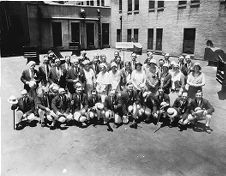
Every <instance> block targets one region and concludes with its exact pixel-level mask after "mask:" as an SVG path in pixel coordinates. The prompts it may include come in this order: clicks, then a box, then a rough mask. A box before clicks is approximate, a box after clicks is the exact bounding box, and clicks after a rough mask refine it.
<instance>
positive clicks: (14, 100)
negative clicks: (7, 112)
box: [8, 95, 18, 104]
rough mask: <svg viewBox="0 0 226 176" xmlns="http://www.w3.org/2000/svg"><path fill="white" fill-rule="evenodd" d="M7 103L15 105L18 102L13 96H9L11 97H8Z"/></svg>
mask: <svg viewBox="0 0 226 176" xmlns="http://www.w3.org/2000/svg"><path fill="white" fill-rule="evenodd" d="M8 102H9V103H10V104H17V103H18V100H17V98H16V97H15V96H14V95H11V96H10V97H9V99H8Z"/></svg>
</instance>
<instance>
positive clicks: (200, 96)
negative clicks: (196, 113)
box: [195, 92, 203, 100]
mask: <svg viewBox="0 0 226 176" xmlns="http://www.w3.org/2000/svg"><path fill="white" fill-rule="evenodd" d="M202 96H203V95H202V92H197V93H196V94H195V98H196V99H197V100H201V99H202Z"/></svg>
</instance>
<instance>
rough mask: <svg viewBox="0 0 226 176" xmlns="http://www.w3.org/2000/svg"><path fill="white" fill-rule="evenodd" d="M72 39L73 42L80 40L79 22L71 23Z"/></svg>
mask: <svg viewBox="0 0 226 176" xmlns="http://www.w3.org/2000/svg"><path fill="white" fill-rule="evenodd" d="M71 41H72V42H79V41H80V29H79V23H71Z"/></svg>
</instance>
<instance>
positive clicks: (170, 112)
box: [167, 108, 177, 118]
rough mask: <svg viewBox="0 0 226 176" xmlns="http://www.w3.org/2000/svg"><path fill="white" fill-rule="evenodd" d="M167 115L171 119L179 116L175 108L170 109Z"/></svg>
mask: <svg viewBox="0 0 226 176" xmlns="http://www.w3.org/2000/svg"><path fill="white" fill-rule="evenodd" d="M167 114H168V116H169V117H170V118H173V117H175V116H177V110H176V109H174V108H168V109H167Z"/></svg>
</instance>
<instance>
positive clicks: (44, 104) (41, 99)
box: [37, 94, 50, 110]
mask: <svg viewBox="0 0 226 176" xmlns="http://www.w3.org/2000/svg"><path fill="white" fill-rule="evenodd" d="M49 100H50V98H49V95H48V94H41V95H39V96H38V97H37V106H38V108H40V109H42V110H45V108H50V101H49Z"/></svg>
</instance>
